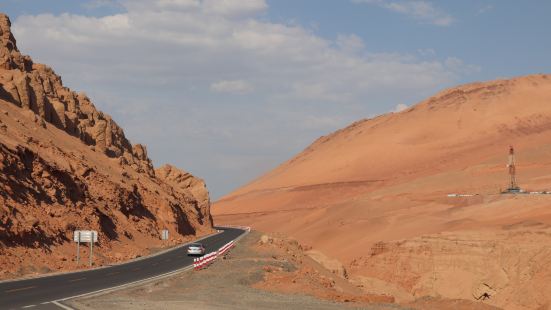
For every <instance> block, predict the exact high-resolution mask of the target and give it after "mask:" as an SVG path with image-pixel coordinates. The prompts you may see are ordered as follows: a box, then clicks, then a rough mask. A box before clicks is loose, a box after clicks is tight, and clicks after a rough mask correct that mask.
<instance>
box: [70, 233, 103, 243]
mask: <svg viewBox="0 0 551 310" xmlns="http://www.w3.org/2000/svg"><path fill="white" fill-rule="evenodd" d="M73 240H74V241H75V242H98V232H97V231H95V230H75V232H74V234H73Z"/></svg>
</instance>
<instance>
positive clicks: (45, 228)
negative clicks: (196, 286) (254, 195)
mask: <svg viewBox="0 0 551 310" xmlns="http://www.w3.org/2000/svg"><path fill="white" fill-rule="evenodd" d="M167 167H170V166H167ZM165 172H166V173H165ZM157 174H158V175H157ZM209 208H210V202H209V196H208V191H207V189H206V186H205V184H204V182H203V181H201V180H199V179H196V178H195V177H193V176H192V175H190V174H189V173H185V172H182V171H180V170H177V169H176V168H173V167H170V168H162V169H160V170H159V172H158V173H156V172H155V170H154V168H153V165H152V163H151V160H150V159H149V157H148V156H147V150H146V148H145V146H142V145H140V144H136V145H132V144H131V143H130V141H128V139H127V138H126V137H125V135H124V132H123V130H122V128H120V127H119V126H118V125H117V124H116V123H115V121H113V119H111V117H110V116H109V115H107V114H105V113H103V112H101V111H98V110H97V109H96V108H95V107H94V105H93V103H92V102H91V101H90V99H89V98H88V97H87V96H86V95H85V94H83V93H77V92H74V91H72V90H70V89H68V88H67V87H64V86H63V83H62V81H61V78H60V77H59V76H58V75H56V74H55V73H54V71H53V70H52V69H51V68H49V67H47V66H45V65H42V64H36V63H34V62H33V61H32V60H31V58H30V57H29V56H24V55H22V54H21V53H20V52H19V50H18V48H17V44H16V40H15V38H14V36H13V34H12V33H11V31H10V21H9V19H8V17H7V16H5V15H0V254H1V256H0V265H1V266H2V269H1V271H0V277H13V276H18V275H22V274H27V273H33V272H46V271H49V270H57V269H70V268H76V266H75V264H74V263H73V262H72V261H71V260H73V259H74V245H73V244H72V241H71V240H72V233H73V230H75V229H94V230H97V231H98V232H99V235H100V242H99V244H98V247H97V249H98V250H97V258H96V262H97V263H99V264H101V263H106V262H113V261H118V260H123V259H128V258H132V257H136V256H137V255H143V254H146V253H148V252H149V251H150V250H152V249H154V248H156V247H160V246H166V245H168V244H176V243H178V242H182V241H184V240H189V239H191V238H192V237H194V236H197V235H203V234H206V233H209V232H211V231H212V219H211V217H210V210H209ZM162 229H168V230H169V231H170V236H171V240H170V241H169V242H165V243H161V241H160V240H159V236H160V230H162Z"/></svg>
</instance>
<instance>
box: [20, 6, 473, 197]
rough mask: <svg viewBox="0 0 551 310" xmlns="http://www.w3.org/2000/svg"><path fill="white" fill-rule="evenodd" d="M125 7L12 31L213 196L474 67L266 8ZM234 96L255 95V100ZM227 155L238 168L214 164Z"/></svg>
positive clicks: (45, 17)
mask: <svg viewBox="0 0 551 310" xmlns="http://www.w3.org/2000/svg"><path fill="white" fill-rule="evenodd" d="M119 3H120V4H121V5H122V6H123V10H122V12H121V13H119V14H115V15H110V16H104V17H90V16H84V15H76V14H61V15H51V14H41V15H27V16H20V17H19V18H17V20H15V21H14V23H13V31H14V33H15V35H16V37H17V39H18V45H19V47H20V49H21V50H22V51H23V52H24V53H28V54H30V55H31V56H32V57H33V58H34V59H35V61H37V62H42V63H46V64H49V65H51V66H52V67H53V68H54V69H55V70H56V72H58V73H59V74H60V75H61V76H62V77H63V81H64V82H65V83H66V84H67V85H68V86H69V87H72V88H74V89H75V90H85V91H86V92H87V93H88V94H89V95H90V96H91V98H92V99H93V100H94V102H95V104H96V105H97V106H98V107H99V108H100V109H103V110H105V112H107V113H109V114H112V115H113V117H114V118H115V119H116V120H117V122H118V123H119V124H121V126H122V127H123V128H125V131H126V133H127V134H128V136H129V137H130V138H131V139H132V140H133V141H135V142H144V143H146V144H148V145H149V146H150V147H149V148H148V150H149V152H150V154H151V155H152V158H153V159H154V161H155V163H157V164H160V163H162V162H166V161H168V162H172V163H174V164H177V165H179V166H182V167H183V168H186V169H190V170H191V171H192V172H194V173H196V174H199V175H202V176H204V177H205V178H206V179H207V182H209V184H210V187H211V189H212V191H213V193H214V195H215V196H217V194H218V195H219V194H220V193H222V192H225V191H227V190H228V189H230V188H232V187H234V186H237V185H238V184H240V183H244V182H246V181H248V180H249V179H251V178H253V177H255V176H257V175H258V174H260V173H261V172H263V171H262V170H258V169H243V168H244V167H246V166H247V165H248V163H250V162H254V163H265V164H262V165H261V164H258V166H259V167H260V166H262V167H264V169H266V168H269V167H271V166H273V165H275V164H277V163H278V162H281V161H283V160H285V159H286V158H288V157H289V156H291V155H292V154H293V153H295V152H297V151H299V150H301V149H303V148H304V147H305V146H306V145H307V144H308V143H310V142H311V141H312V140H313V139H315V138H317V137H318V136H320V135H322V134H327V133H328V132H330V131H332V130H335V129H338V128H339V127H341V126H343V125H344V124H347V123H349V122H352V121H354V120H357V119H360V118H363V117H367V116H369V115H372V114H376V113H382V112H384V111H388V110H389V109H391V107H392V106H393V105H394V103H395V102H415V101H418V100H420V99H422V98H423V97H424V96H427V95H430V94H432V93H433V92H434V91H435V90H436V89H439V88H441V87H446V86H450V85H451V84H453V83H455V81H457V79H458V78H459V77H460V76H462V75H464V74H466V73H465V72H466V68H467V69H468V68H469V66H468V65H466V64H463V63H462V62H461V60H459V59H455V58H453V59H451V58H450V59H449V60H447V61H439V60H437V59H435V58H434V57H432V56H431V55H425V56H424V57H423V58H418V57H417V56H415V55H410V54H398V53H377V54H375V53H371V52H370V51H369V50H368V49H367V48H366V45H367V46H368V44H365V43H364V41H363V40H362V38H360V37H358V36H356V35H354V34H342V35H340V36H339V37H338V38H337V39H335V40H331V39H327V38H324V37H321V36H319V35H317V34H316V33H314V31H313V30H312V29H311V28H308V27H305V26H302V25H300V24H296V23H293V24H282V23H274V22H269V21H266V19H265V15H264V13H265V12H266V10H268V8H267V5H266V2H265V1H261V0H251V1H233V0H231V1H230V0H228V1H222V0H218V1H214V0H157V1H150V0H148V1H146V0H132V1H130V0H128V1H121V2H119ZM416 54H417V53H416ZM228 93H237V94H240V93H241V94H243V93H247V96H246V101H245V100H244V98H245V97H244V96H228ZM183 119H185V121H182V120H183ZM174 141H178V142H179V143H174ZM221 156H222V157H224V158H226V159H227V160H228V159H231V161H233V162H234V164H232V165H223V166H217V165H218V164H217V163H218V162H217V161H218V159H219V158H220V157H221ZM227 160H226V161H227ZM220 165H222V164H220ZM255 165H256V164H255ZM235 167H239V169H237V168H235ZM243 171H245V172H243Z"/></svg>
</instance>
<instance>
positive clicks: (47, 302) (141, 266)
mask: <svg viewBox="0 0 551 310" xmlns="http://www.w3.org/2000/svg"><path fill="white" fill-rule="evenodd" d="M219 229H221V230H222V232H221V233H219V234H216V235H212V236H209V237H207V238H204V239H202V240H201V241H200V242H201V243H202V244H203V245H204V246H205V248H206V249H207V253H208V252H211V251H216V250H218V249H219V248H220V247H222V246H223V245H225V244H226V243H228V242H230V241H231V240H235V239H236V238H238V237H239V236H241V235H242V234H244V233H245V230H242V229H237V228H219ZM186 250H187V247H179V248H176V249H173V250H170V251H167V252H165V253H162V254H159V255H156V256H151V257H147V258H144V259H140V260H135V261H131V262H128V263H124V264H120V265H115V266H110V267H106V268H99V269H92V270H87V271H80V272H73V273H65V274H58V275H52V276H46V277H40V278H34V279H25V280H16V281H8V282H2V283H0V309H56V308H57V309H59V308H58V307H61V308H63V306H62V305H60V302H61V301H62V300H63V299H68V298H71V297H75V296H79V295H83V294H88V293H93V292H97V291H101V290H105V289H109V288H114V287H117V286H121V285H125V284H130V283H134V282H138V281H142V280H147V279H151V278H154V277H159V276H162V275H166V274H169V273H171V272H175V271H181V270H183V269H186V268H191V266H192V265H193V257H188V256H187V253H186Z"/></svg>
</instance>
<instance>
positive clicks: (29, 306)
mask: <svg viewBox="0 0 551 310" xmlns="http://www.w3.org/2000/svg"><path fill="white" fill-rule="evenodd" d="M32 307H36V305H28V306H24V307H21V308H23V309H27V308H32Z"/></svg>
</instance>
